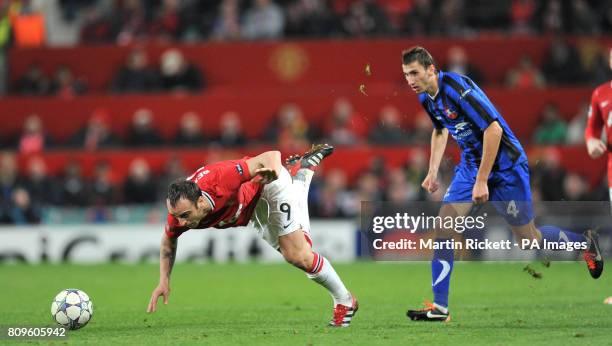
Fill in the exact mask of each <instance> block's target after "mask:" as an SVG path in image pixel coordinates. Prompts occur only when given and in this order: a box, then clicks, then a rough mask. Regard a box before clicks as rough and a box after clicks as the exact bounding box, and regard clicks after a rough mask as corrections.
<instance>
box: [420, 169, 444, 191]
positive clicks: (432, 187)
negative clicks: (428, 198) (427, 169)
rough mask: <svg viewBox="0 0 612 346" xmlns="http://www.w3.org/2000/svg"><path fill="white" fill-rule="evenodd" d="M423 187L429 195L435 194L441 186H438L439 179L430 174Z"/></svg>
mask: <svg viewBox="0 0 612 346" xmlns="http://www.w3.org/2000/svg"><path fill="white" fill-rule="evenodd" d="M421 187H423V188H424V189H425V190H427V192H429V193H434V192H436V191H438V189H439V188H440V185H439V184H438V178H437V177H436V176H435V175H433V174H431V173H428V174H427V176H426V177H425V180H423V183H422V184H421Z"/></svg>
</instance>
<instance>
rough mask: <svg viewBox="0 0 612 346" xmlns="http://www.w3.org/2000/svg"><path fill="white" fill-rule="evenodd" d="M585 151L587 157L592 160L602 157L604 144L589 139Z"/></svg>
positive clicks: (604, 150) (594, 139)
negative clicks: (587, 153)
mask: <svg viewBox="0 0 612 346" xmlns="http://www.w3.org/2000/svg"><path fill="white" fill-rule="evenodd" d="M587 150H588V152H589V156H590V157H591V158H593V159H596V158H598V157H600V156H601V155H603V153H605V152H606V150H607V148H606V145H605V144H604V142H603V141H602V140H600V139H597V138H591V139H589V140H588V141H587Z"/></svg>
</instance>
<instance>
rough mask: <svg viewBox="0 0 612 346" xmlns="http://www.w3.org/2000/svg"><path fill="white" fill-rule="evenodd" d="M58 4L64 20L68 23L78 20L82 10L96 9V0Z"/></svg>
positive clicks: (76, 0)
mask: <svg viewBox="0 0 612 346" xmlns="http://www.w3.org/2000/svg"><path fill="white" fill-rule="evenodd" d="M58 3H59V5H60V7H61V11H62V18H63V19H64V20H65V21H66V22H72V21H74V20H75V19H76V18H77V15H78V14H79V11H80V10H81V9H82V8H85V9H89V8H92V7H95V6H93V5H95V3H96V0H59V1H58Z"/></svg>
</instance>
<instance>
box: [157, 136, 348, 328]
mask: <svg viewBox="0 0 612 346" xmlns="http://www.w3.org/2000/svg"><path fill="white" fill-rule="evenodd" d="M332 152H333V147H332V146H329V145H317V146H314V147H313V148H312V149H311V150H310V151H309V152H307V153H306V154H304V155H303V156H301V157H291V158H290V160H291V163H294V164H295V166H294V168H297V169H292V171H295V175H294V176H293V177H292V176H291V175H290V174H289V172H288V171H287V170H286V169H285V168H284V167H283V166H282V163H281V155H280V152H278V151H268V152H265V153H263V154H260V155H258V156H255V157H252V158H243V159H241V160H229V161H221V162H217V163H213V164H209V165H206V166H204V167H201V168H200V169H198V170H197V171H196V172H195V173H194V174H193V175H191V176H190V177H188V178H187V179H185V180H177V181H175V182H173V183H172V184H170V187H169V189H168V198H167V200H166V205H167V208H168V219H167V225H166V228H165V232H164V234H163V236H162V242H161V246H160V277H159V284H158V286H157V287H156V288H155V289H154V290H153V293H152V294H151V300H150V302H149V306H148V308H147V312H154V311H155V310H156V306H157V300H158V298H159V297H160V296H163V298H164V304H167V303H168V296H169V295H170V274H171V272H172V266H173V264H174V259H175V257H176V249H177V244H178V237H179V236H180V235H181V234H182V233H184V232H186V231H188V230H190V229H203V228H209V227H214V228H228V227H238V226H246V225H247V224H249V222H251V223H252V224H253V225H254V226H255V228H256V229H257V231H258V233H259V234H260V235H261V236H262V237H263V239H264V240H266V241H267V242H268V243H269V244H270V245H271V246H272V247H274V248H275V249H277V250H278V251H279V252H280V253H281V254H282V255H283V257H284V258H285V260H286V261H287V262H289V263H291V264H293V265H294V266H296V267H298V268H300V269H302V270H303V271H305V272H306V275H307V276H308V277H309V278H310V279H312V280H313V281H315V282H316V283H318V284H320V285H321V286H323V287H325V288H326V289H327V290H328V291H329V293H330V294H331V295H332V297H333V300H334V312H333V318H332V319H331V321H330V322H329V324H330V325H331V326H334V327H348V326H349V325H350V323H351V320H352V318H353V315H354V314H355V313H356V312H357V309H358V304H357V300H356V299H355V297H354V296H353V295H352V294H351V293H350V292H349V291H348V290H347V289H346V287H345V286H344V283H342V280H341V279H340V277H339V276H338V274H337V273H336V271H335V270H334V268H333V267H332V265H331V263H330V262H329V261H328V260H327V259H326V258H324V257H323V256H321V255H319V254H318V253H316V252H314V251H312V248H311V247H312V241H311V240H310V220H309V215H308V203H307V198H308V190H309V187H310V181H311V180H312V176H313V174H314V170H315V169H316V168H317V166H318V165H319V164H320V163H321V161H322V160H323V159H324V158H325V157H327V156H329V155H330V154H331V153H332Z"/></svg>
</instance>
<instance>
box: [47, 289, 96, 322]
mask: <svg viewBox="0 0 612 346" xmlns="http://www.w3.org/2000/svg"><path fill="white" fill-rule="evenodd" d="M92 316H93V302H92V301H91V299H90V298H89V296H88V295H87V293H85V292H83V291H81V290H79V289H76V288H69V289H65V290H63V291H61V292H60V293H58V294H57V295H56V296H55V298H53V302H52V303H51V317H53V320H54V321H55V322H57V324H59V325H60V326H64V327H66V328H68V329H71V330H74V329H79V328H82V327H84V326H85V325H86V324H87V323H88V322H89V321H90V320H91V317H92Z"/></svg>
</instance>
